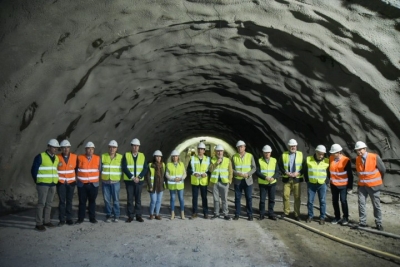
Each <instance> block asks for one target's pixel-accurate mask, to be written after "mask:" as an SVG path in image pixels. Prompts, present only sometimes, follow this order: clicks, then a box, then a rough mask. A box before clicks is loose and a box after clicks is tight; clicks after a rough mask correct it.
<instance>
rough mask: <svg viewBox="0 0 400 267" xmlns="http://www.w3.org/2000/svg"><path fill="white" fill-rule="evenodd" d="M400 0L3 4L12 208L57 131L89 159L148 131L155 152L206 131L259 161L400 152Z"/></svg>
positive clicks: (0, 105) (28, 191) (0, 160)
mask: <svg viewBox="0 0 400 267" xmlns="http://www.w3.org/2000/svg"><path fill="white" fill-rule="evenodd" d="M366 2H368V3H366ZM393 3H394V2H393V1H392V3H390V2H389V1H361V0H354V1H339V0H333V1H317V0H315V1H311V0H304V1H286V0H276V1H261V0H254V1H239V0H235V1H228V0H219V1H206V0H203V1H199V0H197V1H196V0H192V1H173V0H171V1H167V0H165V1H161V0H151V1H147V0H146V1H145V0H141V1H139V0H138V1H122V0H120V1H106V0H99V1H96V2H95V3H94V2H90V1H73V2H66V1H57V0H56V1H53V2H48V1H44V0H43V1H29V2H24V1H2V2H1V4H0V5H1V9H0V12H1V13H0V15H1V16H0V19H1V25H2V26H1V37H0V47H1V49H0V55H1V58H2V61H1V63H0V64H1V72H2V74H1V76H0V78H1V92H2V97H1V100H0V110H1V114H2V117H1V129H0V134H1V137H2V138H1V140H0V144H1V145H2V148H3V151H4V152H3V153H2V155H1V157H0V165H1V170H2V179H1V186H0V187H1V188H6V189H5V190H4V191H2V195H1V200H2V202H3V204H4V202H7V200H10V199H14V200H15V199H25V198H27V197H31V196H32V194H33V193H32V192H34V188H33V187H32V186H31V184H30V183H31V180H30V177H29V168H30V164H31V160H32V159H33V157H34V156H35V155H36V154H37V153H39V152H40V151H43V150H44V149H45V147H46V143H47V141H48V140H49V139H50V138H53V137H57V138H58V139H59V140H61V139H64V138H68V139H70V140H71V142H72V145H73V147H72V148H73V150H74V151H76V152H78V153H81V152H83V144H84V143H85V142H87V141H89V140H90V141H93V142H94V143H95V144H96V149H97V152H98V153H100V152H104V151H106V145H107V144H108V142H109V140H111V139H116V140H117V141H118V142H119V144H120V152H124V151H126V150H128V149H129V142H130V140H131V139H132V138H133V137H138V138H139V139H140V140H141V142H142V144H143V145H142V148H141V149H142V151H144V152H145V153H146V154H148V155H150V153H152V152H153V151H154V150H155V149H161V150H163V151H166V152H167V151H168V152H169V151H171V150H172V149H173V148H174V147H176V146H177V145H178V144H179V143H180V142H182V141H184V140H186V139H189V138H192V137H196V136H207V135H211V136H215V137H217V138H221V139H223V140H226V141H227V142H228V143H231V144H234V143H235V142H236V141H237V140H239V139H242V140H245V141H246V142H247V144H248V150H249V151H251V152H253V153H256V154H258V153H259V149H260V148H261V147H262V146H263V145H265V144H267V143H268V144H270V145H271V146H272V147H273V149H274V151H276V152H277V154H279V153H280V152H282V151H283V150H284V149H285V144H286V142H287V140H288V139H290V138H296V139H297V140H298V141H299V148H300V149H301V150H303V151H304V152H306V153H312V152H313V149H314V148H315V146H316V145H318V144H324V145H326V146H330V145H331V144H332V143H334V142H338V143H340V144H342V145H343V146H344V147H345V150H346V152H347V153H350V152H351V151H350V150H351V148H352V146H353V144H354V142H355V141H357V140H363V141H366V142H367V143H368V145H369V147H370V148H371V149H373V150H375V151H377V152H379V153H380V154H381V155H383V156H385V157H398V156H397V152H396V151H397V149H398V146H399V139H398V137H397V133H398V132H400V127H399V106H398V103H399V89H398V88H399V77H400V75H399V74H400V69H399V66H400V62H399V54H400V53H399V52H400V51H399V45H398V44H399V42H400V38H399V37H400V35H399V31H400V26H399V25H400V10H399V7H397V6H396V5H394V4H393ZM384 138H387V139H388V140H389V143H390V145H391V147H390V148H391V149H386V148H385V147H386V143H385V142H383V141H382V140H384ZM276 156H277V155H276ZM17 166H18V167H17Z"/></svg>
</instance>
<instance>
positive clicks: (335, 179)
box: [329, 144, 353, 225]
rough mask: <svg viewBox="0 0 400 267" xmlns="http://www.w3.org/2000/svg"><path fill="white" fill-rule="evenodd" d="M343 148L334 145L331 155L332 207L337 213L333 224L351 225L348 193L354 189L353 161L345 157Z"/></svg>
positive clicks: (330, 151)
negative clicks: (341, 213) (341, 216)
mask: <svg viewBox="0 0 400 267" xmlns="http://www.w3.org/2000/svg"><path fill="white" fill-rule="evenodd" d="M342 150H343V149H342V147H341V146H340V145H339V144H333V145H332V146H331V150H329V153H330V154H331V155H330V157H329V172H330V174H331V175H330V184H331V193H332V205H333V210H334V211H335V219H333V220H332V222H331V223H332V224H338V223H341V224H342V225H347V224H348V223H349V206H348V204H347V191H348V190H349V191H350V190H352V189H353V172H352V170H351V161H350V159H349V158H348V157H346V156H345V155H343V153H342ZM339 198H340V203H341V204H342V212H343V218H342V219H341V218H340V208H339Z"/></svg>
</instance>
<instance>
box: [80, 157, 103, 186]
mask: <svg viewBox="0 0 400 267" xmlns="http://www.w3.org/2000/svg"><path fill="white" fill-rule="evenodd" d="M99 167H100V157H99V156H97V155H92V158H91V160H90V161H89V160H88V158H87V157H86V155H84V154H83V155H79V156H78V173H77V175H78V180H79V181H80V182H81V183H84V184H88V183H98V182H99V176H100V171H99Z"/></svg>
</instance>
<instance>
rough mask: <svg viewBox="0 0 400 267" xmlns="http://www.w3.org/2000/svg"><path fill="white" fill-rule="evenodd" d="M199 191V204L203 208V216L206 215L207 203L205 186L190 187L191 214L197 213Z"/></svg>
mask: <svg viewBox="0 0 400 267" xmlns="http://www.w3.org/2000/svg"><path fill="white" fill-rule="evenodd" d="M199 189H200V194H201V204H202V206H203V214H208V203H207V186H206V185H192V196H193V198H192V211H193V214H196V213H197V206H198V205H197V200H198V198H199Z"/></svg>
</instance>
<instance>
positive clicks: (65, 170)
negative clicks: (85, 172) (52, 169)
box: [57, 153, 77, 184]
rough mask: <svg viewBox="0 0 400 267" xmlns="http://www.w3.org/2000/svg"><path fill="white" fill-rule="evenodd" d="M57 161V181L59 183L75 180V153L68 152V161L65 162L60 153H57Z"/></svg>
mask: <svg viewBox="0 0 400 267" xmlns="http://www.w3.org/2000/svg"><path fill="white" fill-rule="evenodd" d="M57 157H58V160H59V163H58V167H57V170H58V182H59V183H62V184H64V183H68V184H70V183H73V182H75V168H76V159H77V156H76V154H72V153H69V159H68V163H65V160H64V157H63V155H62V154H58V155H57Z"/></svg>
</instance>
